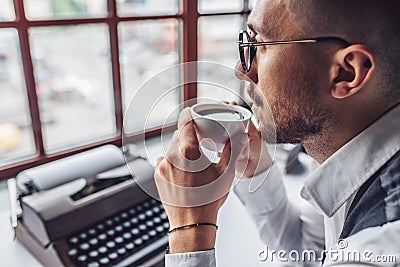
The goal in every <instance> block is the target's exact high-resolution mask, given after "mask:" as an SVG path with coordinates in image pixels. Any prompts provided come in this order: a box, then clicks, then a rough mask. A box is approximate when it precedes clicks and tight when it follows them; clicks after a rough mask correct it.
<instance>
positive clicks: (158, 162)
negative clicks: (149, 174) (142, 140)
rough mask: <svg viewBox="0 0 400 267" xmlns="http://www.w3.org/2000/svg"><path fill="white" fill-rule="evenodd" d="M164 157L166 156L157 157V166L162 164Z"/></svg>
mask: <svg viewBox="0 0 400 267" xmlns="http://www.w3.org/2000/svg"><path fill="white" fill-rule="evenodd" d="M163 159H164V157H158V158H157V159H156V168H158V166H159V165H160V163H161V161H162V160H163Z"/></svg>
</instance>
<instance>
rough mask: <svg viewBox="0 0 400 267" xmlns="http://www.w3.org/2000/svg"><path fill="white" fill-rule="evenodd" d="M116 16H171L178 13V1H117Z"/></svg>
mask: <svg viewBox="0 0 400 267" xmlns="http://www.w3.org/2000/svg"><path fill="white" fill-rule="evenodd" d="M117 2H118V3H117V4H118V5H117V8H118V9H117V12H118V16H121V17H126V16H149V15H171V14H177V13H178V12H179V9H180V7H179V2H180V1H179V0H162V1H160V0H117Z"/></svg>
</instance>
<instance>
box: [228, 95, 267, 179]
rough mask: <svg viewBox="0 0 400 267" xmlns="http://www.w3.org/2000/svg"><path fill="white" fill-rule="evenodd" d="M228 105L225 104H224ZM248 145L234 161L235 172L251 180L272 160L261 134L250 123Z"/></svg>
mask: <svg viewBox="0 0 400 267" xmlns="http://www.w3.org/2000/svg"><path fill="white" fill-rule="evenodd" d="M225 103H226V104H228V103H227V102H225ZM229 104H231V105H237V103H236V102H230V103H229ZM248 139H249V140H248V143H247V145H246V146H245V147H244V148H243V150H242V152H241V153H240V155H239V157H238V159H237V161H236V171H237V172H238V173H239V174H242V177H243V178H251V177H253V176H254V175H257V174H259V173H261V172H263V171H265V170H267V169H268V168H269V167H271V165H272V163H273V160H272V158H271V157H270V155H269V153H268V151H267V148H266V146H265V143H264V141H263V140H262V138H261V134H260V133H259V132H258V130H257V129H256V127H255V126H254V124H253V123H252V122H250V125H249V131H248Z"/></svg>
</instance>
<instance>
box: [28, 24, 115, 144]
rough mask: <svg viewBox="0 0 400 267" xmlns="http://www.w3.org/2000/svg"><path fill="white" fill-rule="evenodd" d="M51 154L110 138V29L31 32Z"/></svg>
mask: <svg viewBox="0 0 400 267" xmlns="http://www.w3.org/2000/svg"><path fill="white" fill-rule="evenodd" d="M29 35H30V40H31V44H32V47H31V48H32V51H31V54H32V60H33V64H34V72H35V80H36V87H37V88H36V90H37V91H38V97H39V99H40V108H41V112H42V114H45V115H46V116H42V117H41V118H42V120H47V121H49V123H47V124H44V125H43V132H44V142H45V147H46V149H56V148H57V149H58V148H61V147H62V148H65V147H68V146H72V145H77V144H83V143H88V142H90V141H94V140H99V139H103V138H105V137H106V136H107V137H109V136H110V135H112V134H113V133H114V132H115V115H114V102H113V98H114V97H113V89H112V74H111V64H110V46H109V36H108V28H107V26H105V25H102V24H97V25H84V26H71V27H41V28H31V29H30V30H29Z"/></svg>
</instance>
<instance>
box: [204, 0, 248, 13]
mask: <svg viewBox="0 0 400 267" xmlns="http://www.w3.org/2000/svg"><path fill="white" fill-rule="evenodd" d="M242 9H243V0H231V1H229V2H227V1H226V0H199V12H200V13H213V12H229V11H240V10H242Z"/></svg>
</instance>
